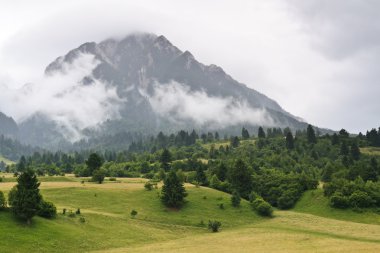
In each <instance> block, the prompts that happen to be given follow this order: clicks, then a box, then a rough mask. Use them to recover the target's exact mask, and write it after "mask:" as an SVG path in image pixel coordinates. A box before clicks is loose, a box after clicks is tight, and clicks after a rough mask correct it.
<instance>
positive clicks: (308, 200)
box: [293, 189, 380, 225]
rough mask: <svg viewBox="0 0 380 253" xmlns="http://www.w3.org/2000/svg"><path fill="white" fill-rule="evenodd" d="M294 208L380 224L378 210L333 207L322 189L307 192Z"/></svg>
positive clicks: (299, 210) (341, 218)
mask: <svg viewBox="0 0 380 253" xmlns="http://www.w3.org/2000/svg"><path fill="white" fill-rule="evenodd" d="M293 210H294V211H296V212H302V213H309V214H313V215H317V216H321V217H327V218H332V219H337V220H345V221H353V222H360V223H367V224H377V225H380V214H379V213H377V212H376V211H377V210H375V209H369V210H366V211H361V212H357V211H353V210H352V209H344V210H343V209H337V208H332V207H330V206H329V203H328V198H326V197H325V196H324V195H323V190H322V189H317V190H313V191H307V192H305V193H304V195H303V196H302V198H301V199H300V201H298V203H297V204H296V206H295V208H294V209H293Z"/></svg>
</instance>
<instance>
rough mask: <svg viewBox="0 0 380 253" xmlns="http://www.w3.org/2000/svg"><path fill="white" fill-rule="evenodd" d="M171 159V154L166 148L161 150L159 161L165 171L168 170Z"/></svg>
mask: <svg viewBox="0 0 380 253" xmlns="http://www.w3.org/2000/svg"><path fill="white" fill-rule="evenodd" d="M171 161H172V155H171V153H170V151H169V150H168V149H166V148H165V149H164V150H163V151H162V154H161V157H160V162H161V164H162V167H163V168H164V170H165V171H168V170H169V168H170V162H171Z"/></svg>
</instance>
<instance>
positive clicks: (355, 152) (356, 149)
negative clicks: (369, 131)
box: [351, 142, 360, 161]
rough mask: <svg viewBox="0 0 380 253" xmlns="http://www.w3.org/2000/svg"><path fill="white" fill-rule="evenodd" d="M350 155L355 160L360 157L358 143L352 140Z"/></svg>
mask: <svg viewBox="0 0 380 253" xmlns="http://www.w3.org/2000/svg"><path fill="white" fill-rule="evenodd" d="M351 157H352V159H354V160H355V161H357V160H359V159H360V149H359V147H358V144H356V142H354V143H353V144H352V145H351Z"/></svg>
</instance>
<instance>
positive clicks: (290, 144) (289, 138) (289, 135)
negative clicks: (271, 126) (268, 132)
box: [286, 131, 294, 149]
mask: <svg viewBox="0 0 380 253" xmlns="http://www.w3.org/2000/svg"><path fill="white" fill-rule="evenodd" d="M286 148H287V149H294V139H293V135H292V132H290V131H289V132H288V133H287V134H286Z"/></svg>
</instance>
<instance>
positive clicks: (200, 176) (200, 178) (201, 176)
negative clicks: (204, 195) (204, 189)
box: [195, 166, 207, 185]
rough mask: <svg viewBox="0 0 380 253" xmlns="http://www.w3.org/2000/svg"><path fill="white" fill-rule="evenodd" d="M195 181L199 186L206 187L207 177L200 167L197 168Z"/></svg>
mask: <svg viewBox="0 0 380 253" xmlns="http://www.w3.org/2000/svg"><path fill="white" fill-rule="evenodd" d="M195 180H196V181H197V183H198V184H200V185H206V181H207V177H206V174H205V172H204V170H203V167H202V166H198V168H197V172H196V175H195Z"/></svg>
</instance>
